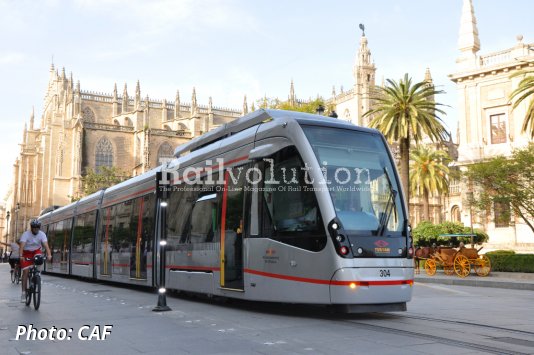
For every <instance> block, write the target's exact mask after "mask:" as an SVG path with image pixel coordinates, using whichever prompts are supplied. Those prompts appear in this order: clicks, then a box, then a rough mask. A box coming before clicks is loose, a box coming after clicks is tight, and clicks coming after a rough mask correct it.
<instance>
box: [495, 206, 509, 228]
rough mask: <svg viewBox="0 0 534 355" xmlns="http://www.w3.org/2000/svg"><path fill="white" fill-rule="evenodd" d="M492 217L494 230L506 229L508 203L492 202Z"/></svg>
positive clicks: (507, 224) (507, 223)
mask: <svg viewBox="0 0 534 355" xmlns="http://www.w3.org/2000/svg"><path fill="white" fill-rule="evenodd" d="M493 217H494V220H495V228H502V227H508V226H509V225H510V204H509V203H508V202H494V204H493Z"/></svg>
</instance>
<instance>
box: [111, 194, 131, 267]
mask: <svg viewBox="0 0 534 355" xmlns="http://www.w3.org/2000/svg"><path fill="white" fill-rule="evenodd" d="M134 201H135V200H128V201H124V202H122V203H119V204H117V205H116V206H115V221H114V222H113V240H112V245H113V250H114V251H118V252H119V256H120V255H121V254H124V256H129V252H130V240H131V238H132V237H131V235H133V234H134V233H135V231H132V228H131V222H132V221H131V216H132V212H133V208H134Z"/></svg>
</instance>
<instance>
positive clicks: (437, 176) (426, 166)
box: [410, 145, 451, 221]
mask: <svg viewBox="0 0 534 355" xmlns="http://www.w3.org/2000/svg"><path fill="white" fill-rule="evenodd" d="M410 157H411V164H410V187H411V193H412V194H415V195H418V196H422V197H423V207H424V208H423V212H424V213H423V218H422V220H423V221H428V220H430V205H429V198H430V195H439V194H442V193H447V192H448V191H449V175H450V172H449V168H448V166H447V164H448V162H450V161H451V157H450V156H449V154H448V153H447V152H446V151H444V150H434V149H431V148H430V147H427V146H424V145H420V146H417V148H416V149H415V150H413V151H412V152H411V154H410Z"/></svg>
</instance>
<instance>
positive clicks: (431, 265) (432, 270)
mask: <svg viewBox="0 0 534 355" xmlns="http://www.w3.org/2000/svg"><path fill="white" fill-rule="evenodd" d="M425 271H426V274H427V275H428V276H433V275H435V274H436V262H435V261H434V260H432V259H428V260H426V261H425Z"/></svg>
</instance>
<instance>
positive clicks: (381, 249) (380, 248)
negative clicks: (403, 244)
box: [374, 239, 391, 253]
mask: <svg viewBox="0 0 534 355" xmlns="http://www.w3.org/2000/svg"><path fill="white" fill-rule="evenodd" d="M374 244H375V245H376V246H377V247H376V248H375V253H389V252H390V251H391V249H389V248H387V246H388V245H389V243H388V242H386V241H385V240H382V239H379V240H377V241H376V242H375V243H374Z"/></svg>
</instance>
